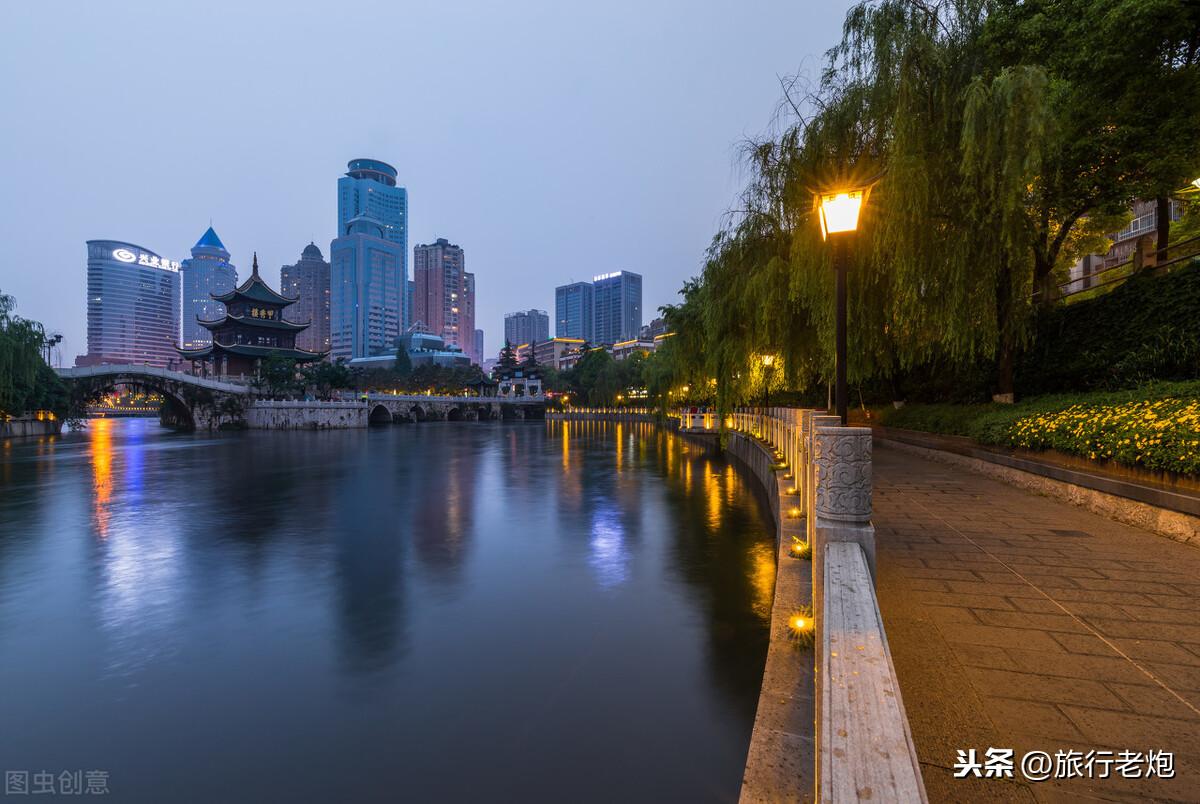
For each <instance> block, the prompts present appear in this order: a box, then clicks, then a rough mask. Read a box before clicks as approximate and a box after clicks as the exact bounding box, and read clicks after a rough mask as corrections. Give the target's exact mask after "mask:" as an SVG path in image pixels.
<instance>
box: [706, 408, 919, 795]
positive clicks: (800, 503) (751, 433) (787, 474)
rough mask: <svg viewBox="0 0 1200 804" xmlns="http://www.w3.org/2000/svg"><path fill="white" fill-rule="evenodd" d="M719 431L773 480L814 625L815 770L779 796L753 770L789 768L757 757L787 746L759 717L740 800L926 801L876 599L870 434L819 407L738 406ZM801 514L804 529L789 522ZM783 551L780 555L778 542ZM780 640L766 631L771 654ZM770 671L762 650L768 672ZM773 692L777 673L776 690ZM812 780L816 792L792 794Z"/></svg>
mask: <svg viewBox="0 0 1200 804" xmlns="http://www.w3.org/2000/svg"><path fill="white" fill-rule="evenodd" d="M724 424H725V426H726V428H727V430H728V431H730V438H731V439H737V440H738V443H737V445H736V449H734V450H733V451H734V454H736V455H738V456H739V457H741V458H742V459H743V461H745V462H747V463H748V464H749V465H750V466H751V467H752V469H754V471H755V474H756V475H762V474H763V471H762V470H763V465H764V462H767V463H768V465H769V468H770V470H771V473H772V474H774V475H776V477H774V478H770V479H766V478H762V477H760V480H763V482H764V483H765V484H766V485H767V487H768V499H770V500H771V502H772V504H773V509H774V511H775V514H776V518H777V522H778V523H779V524H780V527H779V528H778V530H777V533H778V534H779V538H780V539H783V538H784V534H785V533H791V534H792V538H797V539H799V538H801V536H800V534H803V538H806V539H807V541H808V546H809V547H810V548H811V556H812V573H811V575H812V596H811V600H812V604H813V615H814V619H815V622H816V633H815V640H814V647H815V649H816V657H815V665H816V691H815V710H816V712H815V719H816V724H817V726H816V748H815V764H816V768H815V771H809V772H805V771H803V770H800V771H793V772H791V773H790V775H789V776H788V778H790V779H792V780H793V782H794V783H795V784H796V787H797V789H779V785H780V784H786V781H783V782H781V780H780V778H779V776H778V775H771V774H766V775H764V774H762V773H759V772H757V771H755V772H752V771H751V769H752V768H760V767H773V768H779V767H789V766H792V767H794V757H788V756H762V754H763V753H764V752H776V753H779V752H782V751H786V750H789V749H787V745H788V742H787V741H786V740H784V741H781V740H779V739H775V738H774V737H773V736H772V735H769V734H766V735H764V734H760V733H759V731H760V728H764V729H765V728H767V727H765V726H760V724H762V723H768V722H770V718H769V717H768V718H764V717H763V713H762V712H761V711H760V715H759V717H758V719H757V720H756V722H755V735H754V736H753V737H752V739H751V750H750V759H749V760H748V763H747V769H748V770H747V776H746V781H745V782H744V784H743V788H742V797H741V798H742V801H743V802H749V801H775V800H780V801H782V800H805V799H810V798H812V797H813V796H814V795H815V797H816V798H818V799H819V800H821V801H857V800H861V799H862V798H863V797H870V798H872V799H875V800H881V801H925V800H926V798H925V788H924V784H923V782H922V780H921V771H920V766H919V764H918V762H917V755H916V748H915V747H914V745H913V742H912V736H911V734H910V732H909V728H908V719H907V717H906V714H905V712H904V704H903V701H902V700H901V696H900V687H899V683H898V682H897V680H896V674H895V669H894V668H893V666H892V661H891V654H890V652H889V650H888V645H887V637H886V634H885V633H884V629H883V619H882V617H881V615H880V613H879V604H878V601H877V600H876V597H875V587H874V576H875V529H874V526H873V525H872V524H871V431H870V429H869V428H866V427H843V426H841V420H840V419H839V418H838V417H837V416H829V415H826V414H825V413H824V412H823V411H816V410H795V409H789V408H768V409H743V410H738V411H735V412H734V413H732V414H730V415H729V416H728V417H727V418H726V420H725V422H724ZM742 441H745V442H747V445H753V444H756V445H757V446H758V448H759V450H760V451H761V452H762V453H765V454H763V456H762V457H761V458H755V457H753V456H752V457H751V458H750V460H748V461H747V460H746V458H745V457H744V456H745V455H746V454H747V450H748V446H747V445H743V444H742V443H741V442H742ZM780 456H782V457H780ZM781 464H782V465H781ZM772 481H775V482H772ZM776 482H777V483H778V484H779V485H778V489H779V491H778V492H776V490H775V486H776ZM797 519H799V520H802V524H798V525H792V524H791V523H792V522H794V521H796V520H797ZM779 555H780V556H785V555H786V552H785V550H784V549H783V548H782V547H781V549H780V551H779ZM780 560H781V561H786V560H791V559H786V558H781V559H780ZM781 573H782V568H781ZM776 594H777V596H778V594H779V591H778V587H777V592H776ZM777 638H778V635H777V634H776V633H775V631H774V629H773V631H772V648H774V643H775V641H776V639H777ZM801 655H802V654H801ZM771 664H772V661H771V656H770V655H768V670H769V671H770V670H771ZM775 675H776V676H777V675H778V671H777V670H776V671H775ZM791 675H792V677H793V679H794V681H793V683H795V684H798V685H805V684H810V683H811V682H812V676H811V674H810V673H806V672H805V671H804V669H803V668H800V667H796V668H795V670H794V672H793V673H792V674H791ZM765 684H766V682H765V681H764V691H765ZM777 685H778V680H777V678H776V679H775V680H773V682H772V687H775V686H777ZM774 694H775V695H777V693H774ZM772 705H774V704H773V702H772V699H770V698H768V697H766V696H764V697H762V698H760V703H759V707H760V710H761V709H762V708H763V707H765V706H772ZM814 773H815V778H816V785H815V791H814V790H813V789H812V788H811V787H810V788H808V789H806V790H805V789H799V788H800V787H802V786H803V785H805V784H808V783H810V782H811V780H812V777H813V775H814Z"/></svg>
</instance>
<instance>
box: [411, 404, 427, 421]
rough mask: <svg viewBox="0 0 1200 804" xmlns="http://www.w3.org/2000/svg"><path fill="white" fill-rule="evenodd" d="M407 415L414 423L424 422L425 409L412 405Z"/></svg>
mask: <svg viewBox="0 0 1200 804" xmlns="http://www.w3.org/2000/svg"><path fill="white" fill-rule="evenodd" d="M409 413H411V414H412V418H413V421H416V422H423V421H425V409H424V408H422V407H421V406H420V405H413V406H412V410H411V411H409Z"/></svg>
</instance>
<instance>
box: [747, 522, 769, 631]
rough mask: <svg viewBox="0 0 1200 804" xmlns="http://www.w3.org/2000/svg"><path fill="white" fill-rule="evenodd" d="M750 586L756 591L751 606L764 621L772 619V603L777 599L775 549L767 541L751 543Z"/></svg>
mask: <svg viewBox="0 0 1200 804" xmlns="http://www.w3.org/2000/svg"><path fill="white" fill-rule="evenodd" d="M749 558H750V588H751V589H752V590H753V592H754V602H753V603H752V604H751V608H752V609H753V611H754V614H755V616H756V617H758V618H759V619H761V620H764V621H770V619H771V605H772V604H773V603H774V601H775V550H774V546H773V545H771V546H769V545H768V544H767V543H766V542H763V541H756V542H754V543H753V544H751V545H750V556H749Z"/></svg>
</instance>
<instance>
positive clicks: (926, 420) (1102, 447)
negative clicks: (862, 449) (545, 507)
mask: <svg viewBox="0 0 1200 804" xmlns="http://www.w3.org/2000/svg"><path fill="white" fill-rule="evenodd" d="M878 419H879V421H881V422H882V423H883V424H885V425H887V426H889V427H903V428H907V429H910V430H922V431H925V432H931V433H944V434H948V435H961V436H967V437H969V438H973V439H975V440H976V441H979V442H980V443H982V444H995V445H1000V446H1008V447H1021V448H1025V449H1034V450H1039V449H1055V450H1058V451H1060V452H1064V453H1069V454H1072V455H1080V456H1083V457H1085V458H1090V459H1092V460H1097V461H1103V460H1112V461H1116V462H1117V463H1121V464H1124V465H1126V466H1137V467H1142V468H1146V469H1156V470H1166V471H1172V472H1179V473H1182V474H1192V475H1197V474H1200V382H1177V383H1155V384H1152V385H1147V386H1145V387H1143V388H1140V389H1136V390H1132V391H1110V392H1094V393H1085V394H1054V395H1049V396H1042V397H1034V398H1030V399H1027V400H1024V401H1022V402H1020V403H1018V404H1016V405H996V404H988V405H913V404H910V405H906V406H905V407H903V408H901V409H900V410H893V409H890V408H884V409H881V410H880V411H878Z"/></svg>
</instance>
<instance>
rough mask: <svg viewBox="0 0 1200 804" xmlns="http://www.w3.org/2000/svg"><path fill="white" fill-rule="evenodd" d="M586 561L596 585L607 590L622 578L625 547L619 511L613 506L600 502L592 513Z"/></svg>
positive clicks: (624, 575) (626, 555)
mask: <svg viewBox="0 0 1200 804" xmlns="http://www.w3.org/2000/svg"><path fill="white" fill-rule="evenodd" d="M589 545H590V552H589V554H588V563H589V564H591V565H592V568H593V569H594V570H595V572H596V580H597V582H598V583H599V584H600V586H602V587H604V588H605V589H608V588H610V587H613V586H616V585H617V584H619V583H621V582H622V581H624V580H625V577H626V574H627V573H628V568H627V565H628V564H629V550H628V548H627V547H626V545H625V531H624V528H623V527H622V526H621V515H620V512H619V511H618V510H617V509H616V508H615V507H613V506H610V505H603V504H602V505H600V506H598V507H597V508H596V509H595V510H594V511H593V512H592V537H591V540H590V542H589Z"/></svg>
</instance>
